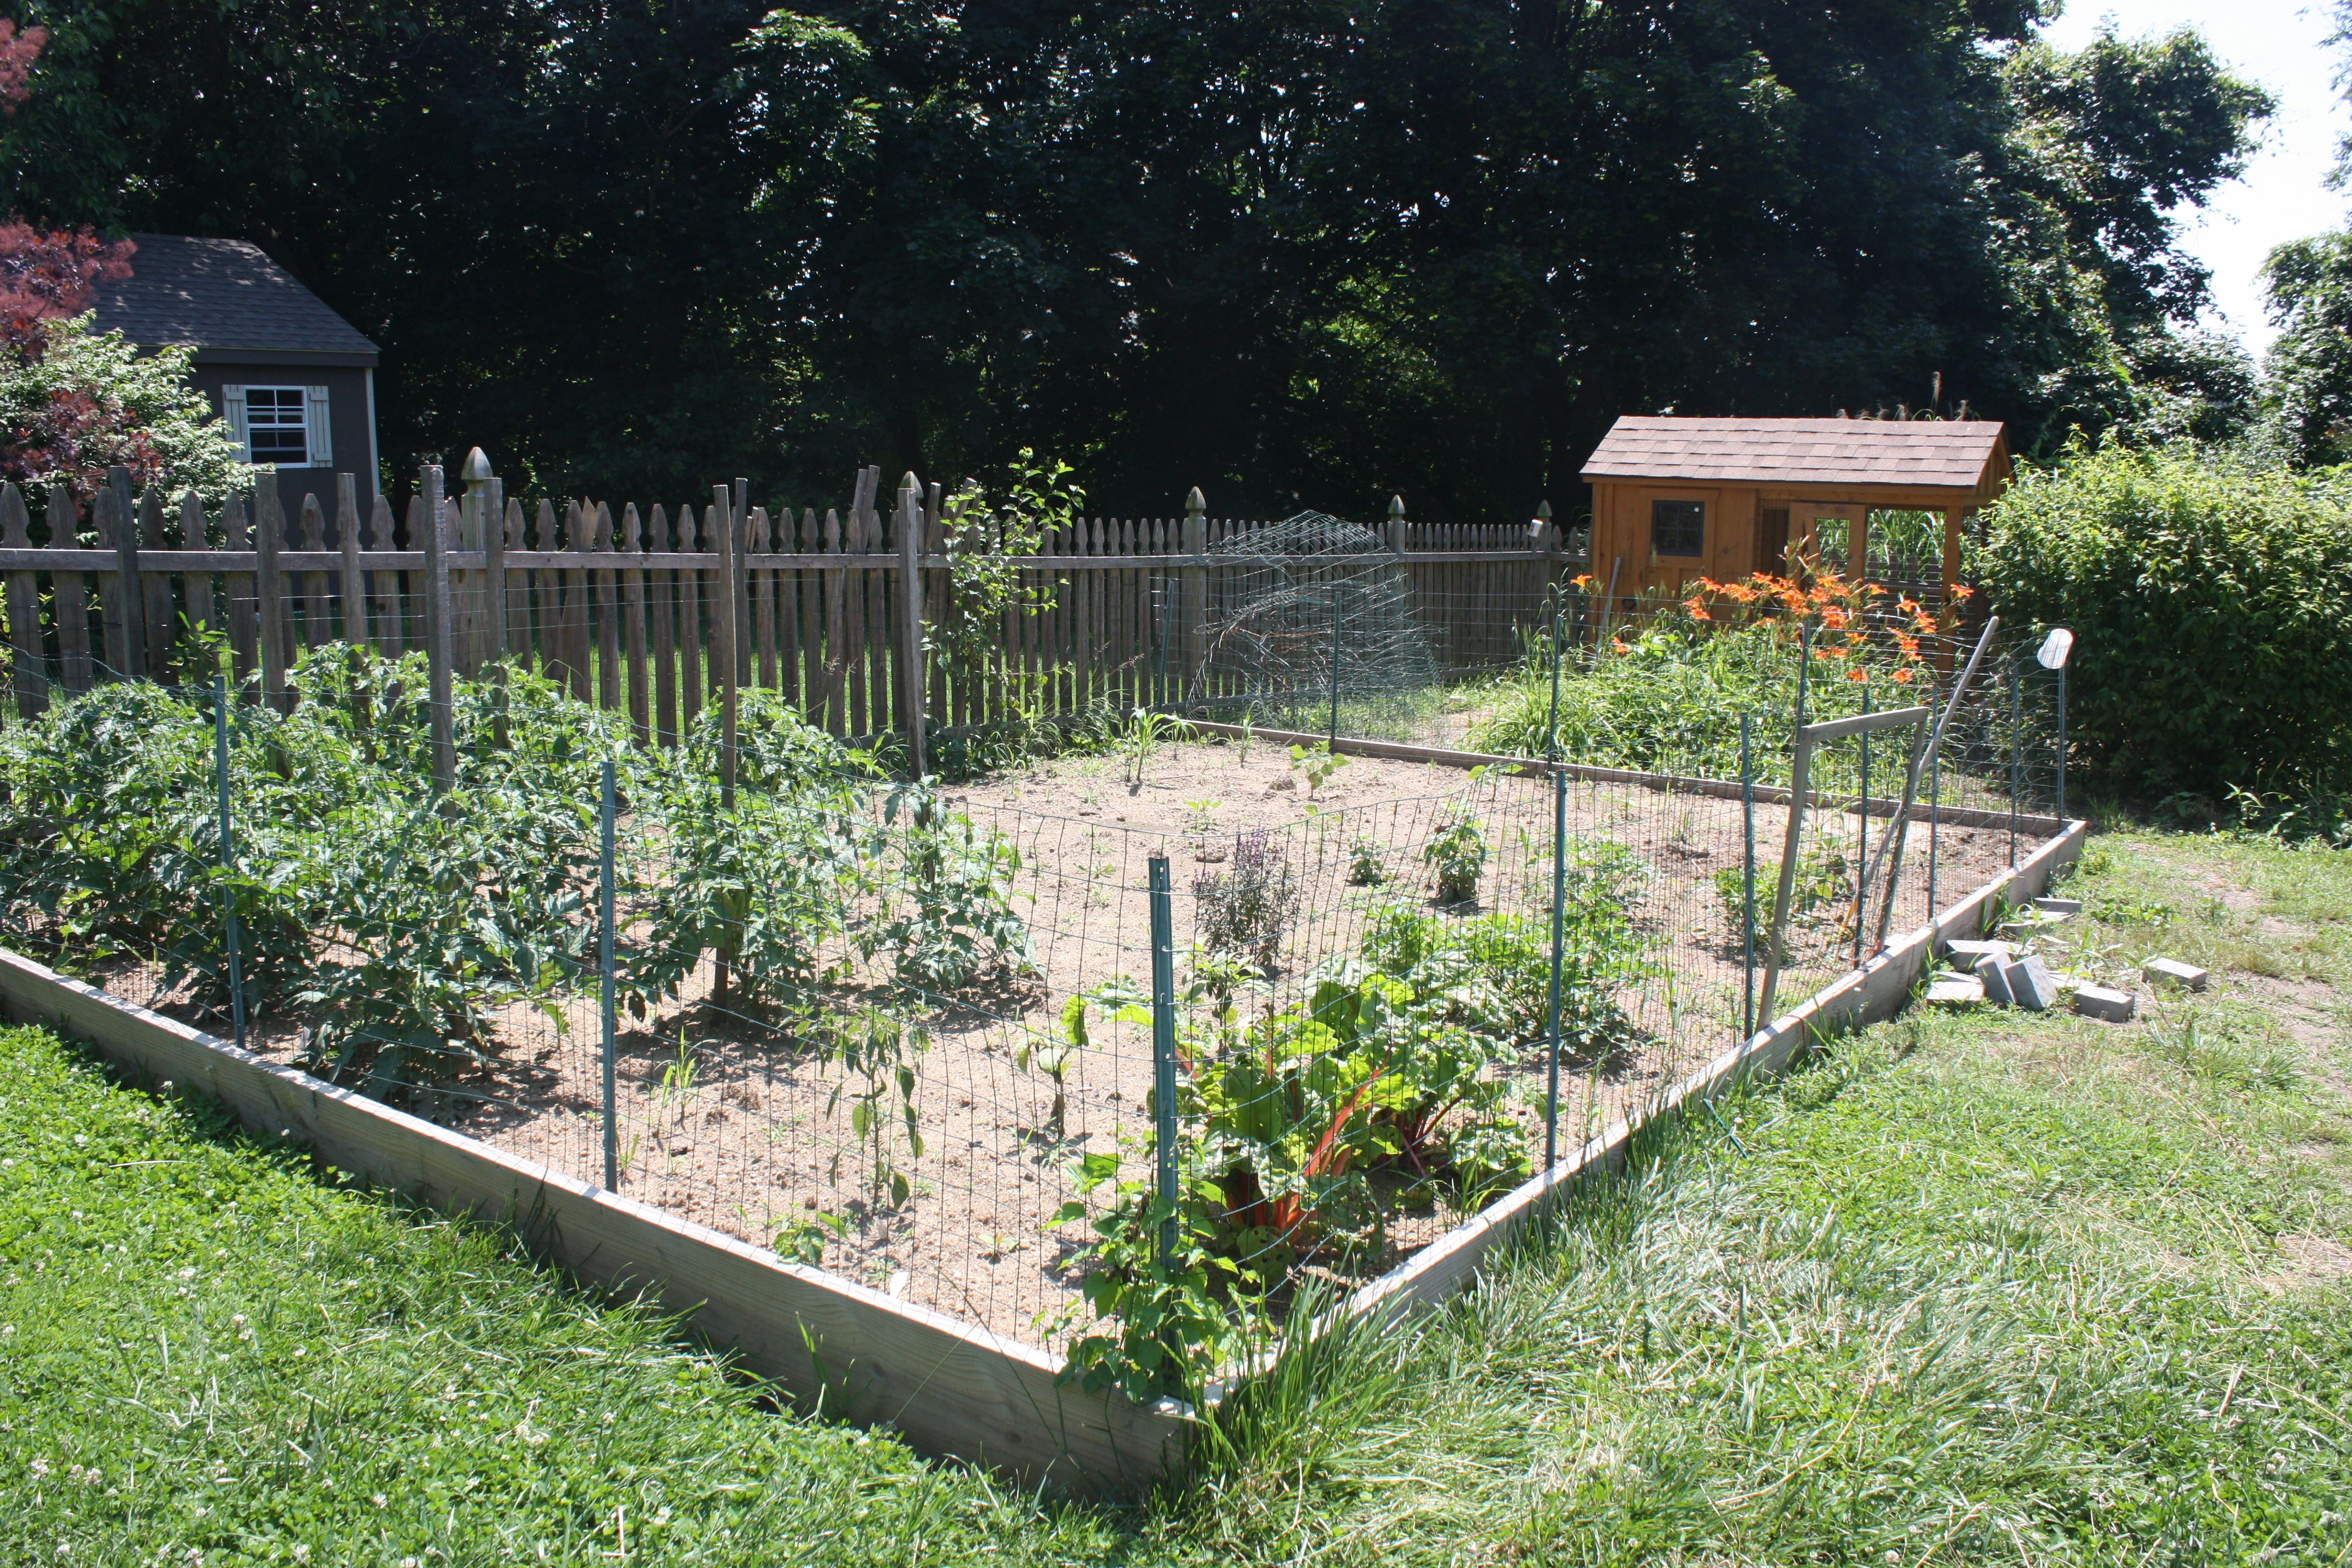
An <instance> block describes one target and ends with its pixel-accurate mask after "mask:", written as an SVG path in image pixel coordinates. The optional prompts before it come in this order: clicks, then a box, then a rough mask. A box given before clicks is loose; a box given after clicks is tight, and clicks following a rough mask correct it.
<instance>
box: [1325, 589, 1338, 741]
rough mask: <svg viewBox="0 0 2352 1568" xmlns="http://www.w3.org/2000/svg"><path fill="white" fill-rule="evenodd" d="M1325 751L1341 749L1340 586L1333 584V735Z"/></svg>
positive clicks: (1329, 736)
mask: <svg viewBox="0 0 2352 1568" xmlns="http://www.w3.org/2000/svg"><path fill="white" fill-rule="evenodd" d="M1324 749H1325V750H1326V751H1332V752H1336V751H1338V750H1339V584H1337V583H1334V584H1331V733H1330V734H1329V735H1328V736H1327V737H1326V738H1325V741H1324Z"/></svg>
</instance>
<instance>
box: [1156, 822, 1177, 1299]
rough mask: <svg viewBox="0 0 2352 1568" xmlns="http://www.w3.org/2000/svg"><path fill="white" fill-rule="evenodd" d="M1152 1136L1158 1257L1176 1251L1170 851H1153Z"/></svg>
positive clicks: (1166, 1258) (1163, 1258) (1165, 1259)
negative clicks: (1162, 1211)
mask: <svg viewBox="0 0 2352 1568" xmlns="http://www.w3.org/2000/svg"><path fill="white" fill-rule="evenodd" d="M1150 867H1151V1142H1152V1153H1153V1156H1154V1163H1155V1166H1156V1174H1157V1177H1158V1182H1159V1193H1160V1205H1161V1206H1162V1207H1163V1208H1164V1209H1165V1210H1166V1211H1167V1213H1166V1216H1165V1217H1164V1218H1163V1219H1162V1220H1161V1221H1160V1261H1161V1262H1162V1263H1166V1262H1169V1261H1170V1260H1171V1259H1172V1258H1174V1257H1175V1256H1176V1209H1177V1178H1176V951H1175V950H1176V911H1175V900H1174V897H1173V896H1172V894H1171V891H1170V889H1169V880H1168V857H1167V856H1165V855H1154V856H1153V857H1151V861H1150Z"/></svg>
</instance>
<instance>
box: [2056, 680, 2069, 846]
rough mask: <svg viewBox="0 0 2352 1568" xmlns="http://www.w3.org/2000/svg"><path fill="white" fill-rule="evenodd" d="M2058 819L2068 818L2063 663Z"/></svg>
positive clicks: (2060, 693)
mask: <svg viewBox="0 0 2352 1568" xmlns="http://www.w3.org/2000/svg"><path fill="white" fill-rule="evenodd" d="M2069 662H2070V663H2071V662H2072V661H2071V660H2070V661H2069ZM2058 820H2059V821H2061V822H2063V821H2065V820H2066V666H2065V665H2063V664H2062V665H2060V666H2059V667H2058Z"/></svg>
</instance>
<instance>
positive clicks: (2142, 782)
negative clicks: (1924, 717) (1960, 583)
mask: <svg viewBox="0 0 2352 1568" xmlns="http://www.w3.org/2000/svg"><path fill="white" fill-rule="evenodd" d="M2347 513H2352V477H2347V474H2346V473H2345V472H2343V471H2342V470H2336V469H2329V470H2324V471H2321V472H2316V473H2309V474H2302V473H2295V472H2292V471H2290V470H2286V469H2283V468H2264V467H2260V466H2255V465H2252V464H2248V463H2242V462H2233V461H2231V460H2230V459H2228V458H2222V457H2220V456H2218V455H2215V454H2211V453H2207V452H2203V451H2192V450H2190V449H2189V448H2186V447H2181V448H2178V449H2171V448H2168V449H2162V450H2153V451H2135V450H2130V449H2126V448H2124V447H2108V448H2105V449H2103V450H2099V451H2082V452H2076V453H2074V454H2071V455H2069V456H2068V457H2066V458H2064V459H2063V460H2062V461H2060V462H2059V463H2057V464H2056V465H2054V466H2053V467H2051V468H2042V469H2029V470H2024V471H2021V473H2020V474H2019V475H2018V478H2017V481H2016V483H2014V484H2013V485H2011V487H2010V488H2009V489H2008V490H2006V491H2005V492H2004V493H2003V494H2002V495H2001V496H2000V499H1999V500H1996V501H1994V502H1993V503H1992V505H1990V507H1988V508H1987V509H1986V510H1985V512H1984V533H1983V538H1982V541H1981V542H1980V543H1978V544H1976V545H1975V546H1974V547H1973V548H1972V549H1971V551H1970V552H1969V571H1970V573H1971V574H1972V575H1973V577H1974V579H1975V580H1976V581H1977V582H1979V583H1980V584H1982V585H1983V588H1984V591H1985V593H1986V595H1987V596H1988V597H1989V598H1990V600H1991V607H1992V608H1993V609H1995V610H1997V611H1999V612H2000V615H2001V616H2002V617H2003V618H2004V620H2005V621H2006V622H2007V623H2008V624H2009V625H2011V626H2016V627H2018V628H2019V629H2020V630H2025V629H2026V628H2029V627H2030V628H2033V629H2034V630H2035V632H2036V633H2037V635H2038V632H2039V629H2040V628H2042V627H2045V626H2069V627H2072V628H2073V629H2074V655H2073V658H2072V660H2071V662H2070V665H2069V669H2068V679H2069V682H2070V684H2069V690H2068V712H2067V719H2068V726H2069V743H2070V745H2071V746H2072V747H2073V749H2074V759H2073V760H2074V764H2075V766H2076V767H2077V768H2078V769H2080V770H2081V772H2079V773H2077V775H2076V777H2077V781H2078V787H2086V786H2087V787H2092V788H2105V789H2107V790H2110V791H2114V792H2128V793H2132V794H2136V795H2143V796H2145V797H2147V798H2149V799H2155V798H2157V797H2159V796H2163V795H2168V794H2172V793H2175V792H2195V793H2197V794H2200V795H2204V796H2206V797H2208V798H2210V799H2213V800H2219V799H2221V797H2222V795H2224V794H2225V793H2226V792H2227V790H2228V788H2229V786H2231V785H2237V786H2240V787H2242V788H2245V789H2249V790H2256V791H2273V790H2283V791H2287V792H2289V793H2292V794H2296V795H2302V794H2309V793H2313V792H2314V791H2324V790H2325V789H2327V788H2329V787H2334V788H2337V789H2341V788H2342V787H2344V781H2345V779H2346V777H2347V769H2352V528H2347V526H2346V518H2347Z"/></svg>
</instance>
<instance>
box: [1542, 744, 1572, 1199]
mask: <svg viewBox="0 0 2352 1568" xmlns="http://www.w3.org/2000/svg"><path fill="white" fill-rule="evenodd" d="M1567 909H1568V770H1567V769H1566V768H1563V767H1560V766H1559V764H1558V763H1554V764H1553V766H1552V770H1551V987H1550V991H1549V994H1548V996H1547V998H1546V1001H1545V1005H1544V1038H1545V1040H1546V1041H1547V1043H1548V1044H1547V1050H1546V1057H1547V1061H1546V1065H1545V1068H1544V1169H1545V1170H1547V1171H1549V1170H1550V1169H1551V1168H1552V1166H1553V1164H1554V1163H1557V1162H1558V1160H1559V982H1560V958H1561V951H1562V940H1561V939H1562V937H1563V935H1564V934H1565V930H1566V924H1565V922H1566V916H1567Z"/></svg>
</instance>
